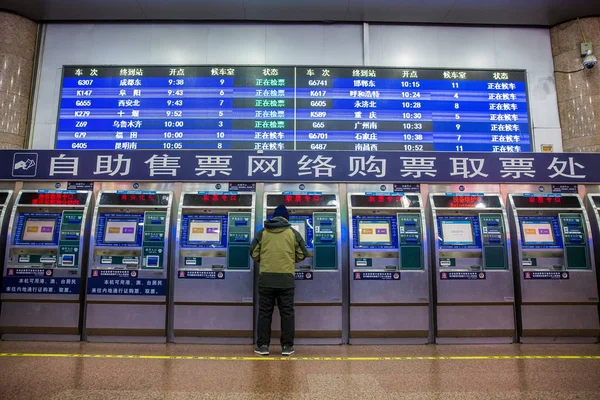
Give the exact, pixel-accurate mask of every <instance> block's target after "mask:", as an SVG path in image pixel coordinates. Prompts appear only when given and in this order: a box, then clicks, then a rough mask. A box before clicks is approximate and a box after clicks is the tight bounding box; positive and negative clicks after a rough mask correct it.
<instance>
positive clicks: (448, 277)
mask: <svg viewBox="0 0 600 400" xmlns="http://www.w3.org/2000/svg"><path fill="white" fill-rule="evenodd" d="M485 278H486V274H485V272H482V271H481V272H475V271H472V272H471V271H464V272H463V271H454V272H440V279H441V280H443V281H452V280H458V281H475V280H482V279H485Z"/></svg>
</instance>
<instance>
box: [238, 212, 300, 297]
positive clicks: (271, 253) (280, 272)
mask: <svg viewBox="0 0 600 400" xmlns="http://www.w3.org/2000/svg"><path fill="white" fill-rule="evenodd" d="M250 254H251V255H252V258H253V259H254V261H256V262H257V263H259V264H260V269H259V271H260V275H259V278H258V286H260V287H269V288H278V289H287V288H293V287H294V272H295V266H296V263H297V262H300V261H302V260H304V259H305V258H306V257H307V256H308V251H307V250H306V244H305V243H304V239H302V236H301V235H300V233H299V232H298V231H296V230H295V229H294V228H292V227H291V226H290V224H289V222H288V221H287V220H286V219H285V218H282V217H275V218H272V219H269V220H266V221H265V223H264V228H263V229H261V230H260V231H258V232H257V233H256V236H255V237H254V240H253V241H252V244H251V245H250Z"/></svg>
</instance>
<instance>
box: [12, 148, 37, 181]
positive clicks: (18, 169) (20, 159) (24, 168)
mask: <svg viewBox="0 0 600 400" xmlns="http://www.w3.org/2000/svg"><path fill="white" fill-rule="evenodd" d="M12 165H13V167H12V176H14V177H15V178H21V177H23V178H24V177H29V178H33V177H35V176H36V175H37V165H38V153H15V154H14V155H13V164H12Z"/></svg>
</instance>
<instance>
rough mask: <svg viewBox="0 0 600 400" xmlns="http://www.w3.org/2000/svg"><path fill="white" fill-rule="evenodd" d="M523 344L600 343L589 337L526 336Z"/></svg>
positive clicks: (522, 339) (596, 339)
mask: <svg viewBox="0 0 600 400" xmlns="http://www.w3.org/2000/svg"><path fill="white" fill-rule="evenodd" d="M520 342H521V343H523V344H553V343H559V344H589V343H598V338H596V337H593V336H589V337H577V336H571V337H545V336H538V337H535V336H531V337H528V336H525V337H521V340H520Z"/></svg>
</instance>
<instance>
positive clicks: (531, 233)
mask: <svg viewBox="0 0 600 400" xmlns="http://www.w3.org/2000/svg"><path fill="white" fill-rule="evenodd" d="M522 228H523V244H525V245H529V246H535V245H542V246H543V245H550V246H554V245H555V244H556V240H555V239H554V228H553V227H552V222H551V221H523V222H522Z"/></svg>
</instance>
